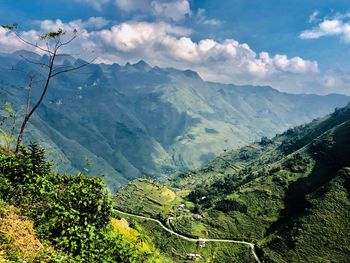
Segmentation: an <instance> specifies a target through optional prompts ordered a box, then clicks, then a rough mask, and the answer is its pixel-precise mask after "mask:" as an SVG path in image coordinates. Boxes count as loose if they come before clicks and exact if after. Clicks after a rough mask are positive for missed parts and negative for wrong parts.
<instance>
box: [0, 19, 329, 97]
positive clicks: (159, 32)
mask: <svg viewBox="0 0 350 263" xmlns="http://www.w3.org/2000/svg"><path fill="white" fill-rule="evenodd" d="M87 21H93V20H91V19H89V20H87ZM87 21H79V22H77V21H72V22H69V23H63V22H62V21H61V20H56V21H51V20H44V21H41V23H40V30H39V31H37V32H35V31H34V32H33V31H31V32H23V34H27V35H28V36H31V37H32V35H34V34H35V33H36V34H40V32H45V31H51V30H57V29H58V28H63V29H65V30H67V31H72V30H73V29H74V28H75V29H77V30H78V32H80V33H79V38H78V39H77V40H76V41H75V42H74V44H72V45H70V46H69V47H67V48H68V49H67V50H65V52H69V53H73V54H74V53H79V54H80V56H83V57H84V56H85V54H84V52H83V53H82V51H83V50H85V51H88V52H85V53H87V55H90V54H91V52H92V51H94V53H95V54H96V55H98V56H99V60H98V61H99V62H105V63H126V62H136V61H138V60H140V59H144V60H146V61H147V62H149V63H150V64H152V65H157V66H160V67H175V68H179V69H192V70H195V71H197V72H199V74H200V75H201V76H202V77H203V78H204V79H206V80H211V81H219V82H225V83H237V84H256V85H273V86H274V87H276V88H280V89H281V90H284V91H289V92H303V91H305V90H306V87H308V88H310V89H309V90H308V92H315V90H312V88H315V87H318V88H319V89H321V88H322V87H324V88H325V89H326V88H327V87H326V86H327V85H331V84H332V80H331V79H330V77H329V80H328V81H326V80H324V81H323V82H320V79H322V78H321V76H322V75H321V74H320V73H319V69H318V64H317V62H316V61H310V60H307V59H303V58H301V57H298V56H296V57H288V56H286V55H284V54H277V55H271V54H269V53H268V52H260V53H256V52H255V51H254V50H252V49H251V48H250V47H249V45H248V44H246V43H239V42H238V41H236V40H234V39H225V40H223V41H217V40H215V39H201V40H198V41H195V40H193V39H192V38H191V34H192V30H190V29H188V28H184V27H181V26H175V25H172V24H169V23H165V22H153V23H150V22H136V21H130V22H124V23H120V24H115V25H113V26H109V27H108V28H103V29H98V28H96V27H95V28H88V27H87V26H86V25H87V24H88V22H87ZM12 41H16V40H14V37H13V35H11V34H8V33H5V34H4V33H3V32H2V31H0V44H1V43H8V45H7V46H11V45H12V46H13V49H16V48H17V49H19V48H23V47H22V46H19V45H17V42H15V43H14V44H13V43H12ZM333 82H334V81H333ZM327 83H328V84H327Z"/></svg>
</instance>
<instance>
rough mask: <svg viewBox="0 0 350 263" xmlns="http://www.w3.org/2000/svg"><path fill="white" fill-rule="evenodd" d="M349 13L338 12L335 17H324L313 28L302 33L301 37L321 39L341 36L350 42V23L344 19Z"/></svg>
mask: <svg viewBox="0 0 350 263" xmlns="http://www.w3.org/2000/svg"><path fill="white" fill-rule="evenodd" d="M348 15H349V14H346V15H341V14H338V15H336V16H335V17H334V18H330V19H324V20H323V21H322V22H320V23H319V24H318V25H317V26H315V27H313V28H312V29H309V30H305V31H303V32H301V33H300V35H299V37H300V38H301V39H319V38H321V37H326V36H339V37H340V38H341V39H342V40H343V41H344V42H347V43H350V23H349V22H345V21H344V20H343V19H345V18H346V17H348Z"/></svg>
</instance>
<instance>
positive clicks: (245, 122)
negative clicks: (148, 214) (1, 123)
mask: <svg viewBox="0 0 350 263" xmlns="http://www.w3.org/2000/svg"><path fill="white" fill-rule="evenodd" d="M20 54H22V55H23V54H25V56H26V57H32V58H35V59H41V60H45V59H46V58H45V57H39V56H38V55H37V54H34V53H28V52H26V51H20V52H16V53H14V54H0V66H1V67H7V68H8V67H9V65H13V66H14V67H15V68H17V69H25V70H26V71H28V69H29V68H30V70H32V71H35V72H36V74H37V75H40V73H39V71H38V70H39V69H38V68H37V67H34V66H33V65H31V64H29V63H27V62H25V61H23V59H21V58H20V56H19V55H20ZM59 63H62V64H64V65H79V63H82V61H81V60H76V59H74V58H73V57H64V59H62V60H61V61H59ZM0 79H1V82H0V98H1V103H4V102H5V101H9V102H11V103H13V104H14V105H17V106H18V105H23V104H24V101H25V98H26V89H25V88H24V87H25V86H26V85H27V80H26V77H25V76H24V75H23V74H22V73H20V72H18V71H5V70H0ZM40 88H41V86H40V85H38V86H37V87H35V88H34V90H33V92H34V94H33V95H34V97H35V96H37V95H38V89H40ZM349 101H350V98H349V97H347V96H344V95H335V94H333V95H328V96H319V95H303V94H300V95H296V94H287V93H281V92H279V91H277V90H275V89H273V88H271V87H255V86H249V85H247V86H235V85H224V84H219V83H211V82H206V81H204V80H203V79H201V77H200V76H199V75H198V74H197V73H196V72H194V71H191V70H186V71H179V70H176V69H173V68H159V67H151V66H150V65H148V64H147V63H146V62H144V61H140V62H139V63H136V64H133V65H132V64H126V65H125V66H120V65H118V64H113V65H105V64H93V65H90V66H88V67H86V68H84V69H82V70H81V71H80V72H77V73H74V74H66V75H63V76H62V77H60V78H58V79H55V80H54V81H53V82H52V85H51V86H50V89H49V91H48V93H47V97H46V98H45V102H44V105H43V106H42V107H41V108H40V110H39V111H38V114H37V115H36V116H35V118H33V119H32V120H31V126H30V129H28V131H27V133H26V135H25V136H26V139H27V141H29V140H31V139H36V140H38V141H40V142H42V143H43V144H44V145H45V146H46V147H47V148H48V149H49V153H50V152H51V153H52V156H51V157H52V158H54V159H55V161H56V162H58V165H59V166H60V169H61V170H63V171H65V170H66V171H76V170H84V171H85V172H86V173H87V174H94V175H104V176H105V178H106V181H107V183H109V186H110V187H111V188H112V189H115V188H118V187H119V186H120V185H121V184H125V183H126V182H127V181H129V180H131V179H134V178H137V177H141V176H151V177H158V176H160V175H166V174H170V173H172V172H174V171H175V170H178V169H184V168H194V167H197V166H199V165H200V164H202V163H204V162H207V161H209V160H211V159H213V158H214V157H215V156H216V155H218V154H220V153H222V152H223V151H224V150H225V149H235V148H238V147H240V146H243V145H246V144H247V143H249V142H253V141H254V140H258V139H259V138H260V137H262V136H268V137H271V136H274V135H275V134H276V133H279V132H282V131H284V130H286V129H287V128H289V127H292V126H295V125H298V124H302V123H305V122H308V121H310V120H312V119H314V118H316V117H319V116H322V115H325V114H327V113H329V112H331V111H333V110H334V108H335V107H341V106H344V105H346V104H347V103H348V102H349ZM50 149H51V150H50Z"/></svg>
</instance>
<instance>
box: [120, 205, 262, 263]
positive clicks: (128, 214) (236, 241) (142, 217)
mask: <svg viewBox="0 0 350 263" xmlns="http://www.w3.org/2000/svg"><path fill="white" fill-rule="evenodd" d="M114 211H115V212H117V213H119V214H122V215H126V216H131V217H136V218H140V219H145V220H148V221H153V222H155V223H157V224H158V225H160V226H161V228H163V229H164V230H165V231H167V232H169V233H170V234H172V235H174V236H177V237H179V238H182V239H184V240H187V241H190V242H198V239H196V238H192V237H187V236H184V235H182V234H179V233H176V232H174V231H173V230H171V229H170V228H167V227H166V226H165V225H164V224H163V223H162V222H160V221H159V220H157V219H154V218H151V217H145V216H141V215H135V214H131V213H127V212H123V211H120V210H118V209H115V208H114ZM200 240H203V241H205V242H217V243H236V244H243V245H247V246H249V247H250V249H251V251H252V254H253V256H254V258H255V260H256V262H258V263H261V262H260V260H259V257H258V255H257V254H256V252H255V245H254V244H253V243H250V242H246V241H240V240H232V239H212V238H209V239H206V238H201V239H200Z"/></svg>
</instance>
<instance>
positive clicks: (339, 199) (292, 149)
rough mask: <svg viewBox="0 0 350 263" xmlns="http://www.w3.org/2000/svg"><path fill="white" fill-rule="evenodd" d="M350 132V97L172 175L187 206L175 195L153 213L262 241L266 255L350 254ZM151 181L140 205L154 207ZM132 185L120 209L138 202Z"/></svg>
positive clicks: (217, 233)
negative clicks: (320, 115)
mask: <svg viewBox="0 0 350 263" xmlns="http://www.w3.org/2000/svg"><path fill="white" fill-rule="evenodd" d="M349 138H350V105H348V106H347V107H345V108H342V109H337V110H336V111H335V112H334V113H332V114H331V115H328V116H326V117H323V118H320V119H316V120H314V121H313V122H311V123H309V124H307V125H303V126H299V127H296V128H293V129H289V130H287V131H286V132H284V133H283V134H281V135H278V136H276V137H275V138H273V139H271V140H269V139H267V138H263V139H262V140H261V142H259V143H255V144H252V145H249V146H246V147H243V148H241V149H239V150H234V151H229V152H225V153H224V154H223V155H221V156H219V157H218V158H216V159H214V160H213V161H211V162H209V163H208V164H206V165H204V166H203V167H201V168H199V169H197V170H193V171H188V172H185V173H179V174H176V175H174V176H172V177H171V178H169V179H167V180H166V181H164V183H165V184H167V185H168V187H170V189H173V191H174V192H175V193H176V194H177V198H178V200H181V202H182V203H183V204H185V207H186V210H185V211H184V210H182V211H179V209H178V204H177V203H174V206H173V209H172V210H170V211H169V207H168V206H158V209H157V208H156V207H155V208H154V209H153V212H152V216H153V217H158V218H160V219H161V220H163V221H165V220H166V218H167V217H168V216H169V215H172V216H173V217H174V219H173V220H172V221H171V226H172V227H173V229H175V230H176V231H177V232H178V233H182V234H187V235H192V236H196V237H202V238H226V239H239V240H245V241H251V242H254V243H255V244H256V246H257V252H258V255H259V257H260V259H261V260H262V261H263V262H348V261H349V258H350V256H349V255H350V254H349V252H350V251H349V245H350V239H349V235H348V231H349V222H350V214H349V211H350V210H349V204H350V197H349V193H350V188H349V186H350V177H349V167H350V139H349ZM159 187H160V188H162V187H164V186H159ZM143 189H144V188H138V189H137V191H136V192H133V195H132V196H133V197H135V198H136V200H134V203H137V204H138V207H140V209H139V210H138V211H135V212H137V213H141V214H142V213H144V214H147V215H149V214H150V213H149V212H146V211H145V210H142V209H141V208H142V207H145V209H147V207H149V206H148V205H147V204H146V203H144V200H145V197H146V196H147V193H145V192H144V191H143ZM131 191H135V188H132V187H130V186H129V185H128V186H126V187H124V188H122V189H121V191H120V192H118V193H117V194H116V198H115V200H116V205H117V206H118V207H120V209H124V210H125V209H129V211H130V210H133V209H134V208H133V207H131V206H130V205H129V203H128V202H127V201H123V197H124V196H125V195H126V193H130V192H131ZM143 204H144V206H143ZM198 215H199V216H200V217H198ZM198 218H199V219H198ZM226 260H229V258H227V259H226ZM214 262H215V261H214ZM242 262H244V261H242Z"/></svg>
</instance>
